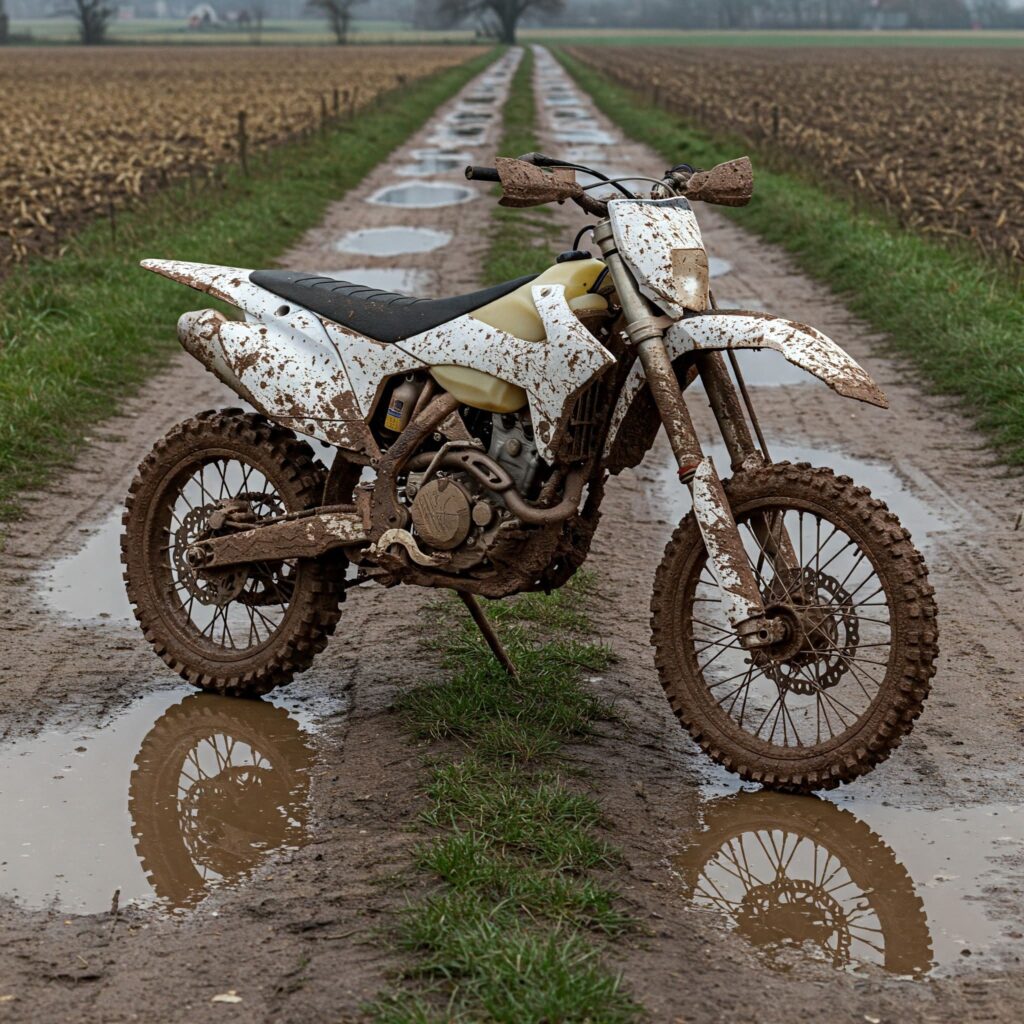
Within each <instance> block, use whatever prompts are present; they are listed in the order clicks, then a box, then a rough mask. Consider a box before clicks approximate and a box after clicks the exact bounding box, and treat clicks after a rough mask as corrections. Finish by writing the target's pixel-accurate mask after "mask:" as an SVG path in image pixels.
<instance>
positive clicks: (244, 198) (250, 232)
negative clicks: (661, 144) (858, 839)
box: [0, 55, 493, 521]
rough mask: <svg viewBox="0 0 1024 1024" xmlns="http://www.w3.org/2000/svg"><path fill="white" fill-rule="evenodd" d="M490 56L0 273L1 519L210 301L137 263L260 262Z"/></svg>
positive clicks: (68, 456)
mask: <svg viewBox="0 0 1024 1024" xmlns="http://www.w3.org/2000/svg"><path fill="white" fill-rule="evenodd" d="M491 59H493V55H491V56H487V57H483V58H479V59H477V60H474V61H472V62H470V63H468V64H465V65H462V66H459V67H457V68H454V69H449V70H447V71H445V72H442V73H440V74H438V75H436V76H434V77H431V78H430V79H427V80H424V81H423V82H421V83H418V84H417V87H416V88H415V89H410V90H404V91H403V92H402V93H401V94H400V95H399V94H397V93H396V94H392V95H389V96H387V97H385V98H384V99H382V101H381V102H380V104H379V105H377V106H375V107H373V108H371V109H368V110H366V111H364V112H362V113H361V114H360V115H359V117H358V118H357V119H356V120H355V121H354V122H352V123H351V124H349V125H344V126H342V127H340V128H338V129H336V130H334V131H332V132H331V133H330V134H329V135H328V136H327V137H326V138H324V139H320V138H315V139H311V140H309V141H305V142H301V143H296V144H294V145H290V146H287V147H282V148H280V149H278V150H273V151H271V152H269V153H267V154H265V155H262V156H260V157H259V158H257V159H255V160H254V161H253V169H252V175H251V176H250V177H249V178H245V177H243V176H242V175H241V174H240V173H239V172H238V171H236V170H234V169H225V170H224V172H223V174H222V175H220V176H219V178H218V179H216V180H212V179H211V180H210V181H209V182H206V183H203V184H201V185H199V186H197V187H196V188H195V189H194V190H193V189H190V188H188V187H186V186H184V185H182V186H175V187H173V188H170V189H168V190H166V191H165V192H163V193H158V194H156V195H154V196H153V197H151V198H149V199H147V200H146V201H145V202H144V203H142V204H140V206H139V208H138V209H137V210H135V211H134V212H129V213H123V214H120V215H119V216H118V220H117V234H116V237H115V238H111V232H110V227H109V225H108V224H106V223H97V224H94V225H92V226H91V227H88V228H86V229H85V230H83V231H82V232H81V233H80V234H79V235H78V236H76V237H75V239H74V240H73V241H71V242H70V244H69V245H68V247H67V249H66V251H65V252H64V253H63V255H62V256H61V257H60V258H55V259H52V260H48V259H36V260H33V261H31V262H29V263H28V264H26V265H24V266H23V267H20V268H18V269H17V270H15V271H14V272H13V273H12V274H11V276H10V277H9V278H7V279H6V280H5V281H3V282H0V521H2V520H9V519H11V518H13V517H15V516H16V515H17V514H18V511H19V504H18V495H19V494H20V493H21V492H23V491H25V490H27V489H30V488H36V487H39V486H41V485H43V484H45V483H46V482H48V481H49V480H51V479H52V477H53V475H54V474H55V472H57V471H58V470H59V469H60V468H62V467H64V466H67V465H69V464H70V463H71V462H72V461H73V459H74V457H75V455H76V454H77V452H78V450H79V449H80V447H81V444H82V442H83V439H84V438H85V437H86V436H87V435H88V433H89V431H90V430H91V429H92V427H93V425H94V424H96V423H97V422H98V421H101V420H103V419H104V418H105V417H108V416H110V415H111V414H113V413H115V412H116V411H117V409H118V408H119V407H120V405H121V404H122V402H123V400H124V398H125V396H126V395H128V394H130V393H131V392H132V391H133V390H135V389H137V388H138V386H139V385H140V384H141V383H142V382H143V381H144V380H145V379H146V378H147V377H149V376H150V375H151V374H152V373H153V372H154V371H155V370H157V369H159V368H160V367H161V366H163V365H164V364H166V362H167V361H168V359H169V358H170V357H171V356H172V355H174V354H175V353H177V352H178V351H180V350H179V348H178V343H177V338H176V335H175V329H174V325H175V323H176V321H177V319H178V317H179V315H180V314H181V313H183V312H184V311H185V310H187V309H190V308H194V307H195V306H197V305H208V304H209V301H210V300H209V299H208V298H207V297H205V296H202V297H197V296H196V295H195V294H193V293H191V292H189V291H188V290H187V289H184V288H182V287H181V286H180V285H175V284H172V283H171V282H169V281H166V280H164V279H162V278H158V277H156V276H155V275H153V274H148V273H145V272H144V271H142V270H140V269H139V268H138V261H139V260H140V259H142V258H144V257H147V256H153V257H174V258H177V259H182V260H194V261H198V262H205V263H221V264H226V265H229V266H242V267H245V266H250V267H251V266H259V265H261V264H266V263H268V262H270V261H272V260H273V258H274V257H275V256H276V255H277V254H278V253H280V252H282V251H283V250H285V249H286V248H287V247H288V246H289V245H290V244H291V243H293V242H294V241H295V240H296V239H297V238H298V237H300V236H301V235H302V233H303V232H304V231H305V230H307V229H308V228H310V227H312V226H313V225H315V224H316V223H317V222H318V221H319V220H320V218H321V216H322V214H323V211H324V209H325V208H326V206H327V204H328V203H330V202H331V201H333V200H335V199H337V198H338V197H339V196H340V195H341V194H342V193H344V191H345V190H346V189H349V188H351V187H352V186H354V185H356V184H357V183H358V182H359V181H360V180H361V179H362V178H363V177H364V176H365V175H366V173H367V172H368V171H369V170H370V169H371V168H372V167H373V166H374V165H376V164H377V163H379V162H380V161H381V160H382V159H383V158H384V157H386V156H387V155H388V153H390V152H391V151H392V150H393V149H394V148H395V147H396V146H398V145H399V144H400V143H401V142H402V141H404V140H405V139H406V138H407V137H408V136H409V135H410V134H411V133H412V132H413V131H415V130H416V129H417V128H419V127H420V125H422V124H423V122H424V121H425V120H426V119H427V117H428V116H429V115H430V114H431V113H432V112H433V110H434V109H435V108H436V107H437V106H438V105H439V104H440V103H441V102H443V101H444V100H445V99H447V98H448V97H449V96H450V95H452V93H454V92H455V91H456V90H457V89H458V88H460V87H461V86H462V85H463V84H465V82H466V81H468V79H469V78H470V77H472V75H474V74H475V73H477V72H478V71H479V70H480V69H481V68H482V67H483V66H484V65H485V64H486V62H487V61H489V60H491Z"/></svg>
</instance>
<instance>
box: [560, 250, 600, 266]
mask: <svg viewBox="0 0 1024 1024" xmlns="http://www.w3.org/2000/svg"><path fill="white" fill-rule="evenodd" d="M589 259H591V256H590V253H589V252H587V251H586V249H569V250H567V251H566V252H562V253H559V254H558V259H557V260H555V262H556V263H574V262H575V261H576V260H589Z"/></svg>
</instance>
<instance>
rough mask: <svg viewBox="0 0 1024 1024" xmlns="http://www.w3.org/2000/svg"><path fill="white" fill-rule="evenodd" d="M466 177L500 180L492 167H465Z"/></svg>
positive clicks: (473, 179)
mask: <svg viewBox="0 0 1024 1024" xmlns="http://www.w3.org/2000/svg"><path fill="white" fill-rule="evenodd" d="M466 177H467V178H468V179H469V180H470V181H501V177H500V176H499V174H498V172H497V171H496V170H495V169H494V168H493V167H467V168H466Z"/></svg>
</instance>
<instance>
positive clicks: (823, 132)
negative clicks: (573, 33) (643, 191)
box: [572, 46, 1024, 263]
mask: <svg viewBox="0 0 1024 1024" xmlns="http://www.w3.org/2000/svg"><path fill="white" fill-rule="evenodd" d="M572 54H573V56H575V57H577V58H578V59H580V60H581V61H583V62H584V63H585V64H588V65H589V66H591V67H593V68H595V69H596V70H599V71H603V72H604V73H605V74H607V75H609V76H610V77H611V78H612V79H613V80H614V81H616V82H618V83H619V84H620V85H624V86H627V87H628V88H632V89H634V90H637V91H638V92H640V93H641V94H643V95H644V96H646V97H647V98H649V99H651V100H653V101H655V102H657V103H659V104H660V105H662V106H664V107H665V108H666V109H668V110H670V111H672V112H673V113H678V114H680V115H681V116H683V117H685V118H686V119H687V120H688V121H690V122H692V123H694V124H695V125H697V126H699V127H702V128H705V129H708V130H710V131H713V132H714V133H716V134H728V135H732V136H736V137H737V138H739V139H742V140H745V141H747V142H748V143H750V144H752V145H753V146H756V147H757V148H758V149H760V150H761V151H762V152H771V153H773V154H775V155H776V156H778V157H779V158H781V159H782V160H783V161H784V162H788V163H794V164H796V165H797V166H798V167H799V168H800V169H801V170H803V171H805V172H807V173H810V174H811V175H813V176H815V177H817V178H820V179H821V180H822V182H823V183H824V184H826V185H828V186H829V187H833V188H839V189H840V190H845V191H847V192H852V193H853V194H855V195H860V196H864V197H866V198H868V199H869V200H870V201H871V202H872V203H877V204H880V205H881V206H883V207H884V208H885V209H886V210H887V211H888V212H889V213H890V214H892V215H893V216H895V217H896V218H897V219H898V221H899V222H900V223H901V224H902V225H903V226H904V227H907V228H911V229H914V230H917V231H920V232H923V233H925V234H932V235H937V236H940V237H947V238H952V239H966V240H969V241H970V242H973V243H976V244H977V245H979V246H980V247H981V248H982V249H984V250H985V251H987V252H989V253H991V254H1004V255H1005V256H1007V257H1009V258H1010V259H1011V260H1013V261H1014V262H1016V263H1020V262H1024V170H1022V168H1024V104H1022V103H1021V102H1020V97H1021V96H1024V62H1022V61H1021V58H1020V55H1019V52H1018V51H1015V50H1010V49H1008V50H998V49H993V50H980V49H973V48H970V49H969V48H945V47H943V48H936V49H931V50H929V49H922V48H915V49H905V50H890V49H884V50H883V49H879V48H877V47H870V48H856V47H851V48H845V49H844V48H838V47H836V48H828V49H827V50H824V49H823V50H815V49H812V48H803V47H801V48H797V49H785V48H774V47H773V48H770V49H767V48H766V49H760V50H759V49H755V48H752V47H745V48H743V49H728V48H717V47H712V48H705V49H697V48H689V47H650V48H646V47H645V48H643V49H642V50H641V49H640V48H638V47H634V46H630V47H603V46H602V47H581V48H576V49H574V50H573V51H572ZM681 158H682V159H685V154H682V156H681Z"/></svg>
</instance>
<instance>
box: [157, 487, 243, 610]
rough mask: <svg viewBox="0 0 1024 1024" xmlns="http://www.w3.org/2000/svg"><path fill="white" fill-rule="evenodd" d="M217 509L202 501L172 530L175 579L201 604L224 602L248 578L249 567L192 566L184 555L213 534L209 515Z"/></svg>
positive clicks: (225, 602)
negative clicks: (194, 545)
mask: <svg viewBox="0 0 1024 1024" xmlns="http://www.w3.org/2000/svg"><path fill="white" fill-rule="evenodd" d="M216 511H218V509H217V506H216V505H202V506H200V507H199V508H193V509H190V510H189V511H188V512H187V513H186V514H185V518H184V519H183V520H182V521H181V525H180V526H179V527H178V529H177V530H176V531H175V533H174V551H173V554H172V560H173V563H174V568H175V569H176V570H177V573H178V582H179V583H180V584H181V585H182V586H183V587H184V588H185V589H186V590H187V591H188V595H189V597H190V598H194V599H195V600H196V601H198V602H199V604H202V605H218V606H221V605H225V604H229V603H230V602H231V601H234V600H235V599H236V598H237V597H238V595H239V594H241V593H242V589H243V588H244V587H245V582H246V580H247V579H248V578H249V570H248V569H247V568H245V567H244V566H243V567H241V568H227V569H195V568H193V567H192V566H191V565H190V564H189V562H188V559H187V557H186V556H187V554H188V549H189V548H190V547H191V546H192V545H193V544H197V543H199V542H200V541H204V540H209V539H210V538H211V537H213V536H215V533H214V531H213V530H212V529H210V516H211V515H213V514H214V513H215V512H216Z"/></svg>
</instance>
